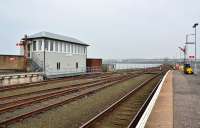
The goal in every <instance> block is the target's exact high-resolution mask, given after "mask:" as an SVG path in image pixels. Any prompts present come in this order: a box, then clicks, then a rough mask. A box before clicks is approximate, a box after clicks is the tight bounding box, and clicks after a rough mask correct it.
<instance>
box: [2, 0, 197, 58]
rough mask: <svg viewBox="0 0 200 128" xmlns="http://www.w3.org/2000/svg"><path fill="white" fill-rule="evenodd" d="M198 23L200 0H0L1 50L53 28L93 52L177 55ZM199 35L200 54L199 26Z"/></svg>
mask: <svg viewBox="0 0 200 128" xmlns="http://www.w3.org/2000/svg"><path fill="white" fill-rule="evenodd" d="M195 22H200V0H1V2H0V54H19V48H17V47H16V43H17V42H19V40H20V39H21V38H22V37H23V35H24V34H28V35H30V34H34V33H37V32H40V31H49V32H52V33H57V34H62V35H66V36H71V37H74V38H77V39H79V40H81V41H84V42H85V43H88V44H90V45H91V46H90V47H89V48H88V56H89V57H102V58H106V59H108V58H117V59H123V58H163V57H170V58H173V57H178V56H179V52H178V48H177V47H178V46H182V45H183V43H184V42H185V34H187V33H192V32H193V31H194V30H193V28H192V25H193V23H195ZM197 36H198V38H197V41H198V42H197V43H198V51H197V52H198V57H200V38H199V37H200V26H199V28H198V29H197ZM191 40H192V39H191ZM191 54H192V53H191Z"/></svg>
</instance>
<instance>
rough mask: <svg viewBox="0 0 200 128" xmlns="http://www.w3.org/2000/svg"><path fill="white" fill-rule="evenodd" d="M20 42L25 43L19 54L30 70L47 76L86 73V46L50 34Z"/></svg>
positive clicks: (45, 33) (71, 39)
mask: <svg viewBox="0 0 200 128" xmlns="http://www.w3.org/2000/svg"><path fill="white" fill-rule="evenodd" d="M22 40H23V42H26V43H24V44H25V45H24V44H23V46H24V47H23V48H21V52H20V53H21V54H24V55H25V56H26V58H28V60H29V63H31V65H32V68H34V67H35V69H40V70H42V71H44V73H45V74H46V75H47V76H51V75H61V74H69V73H79V72H86V58H87V46H89V45H88V44H86V43H83V42H82V41H79V40H77V39H75V38H71V37H67V36H62V35H58V34H53V33H50V32H39V33H36V34H33V35H30V36H26V37H25V38H23V39H22ZM24 51H25V52H24ZM32 70H33V69H32Z"/></svg>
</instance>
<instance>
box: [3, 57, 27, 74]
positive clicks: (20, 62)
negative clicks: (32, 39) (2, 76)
mask: <svg viewBox="0 0 200 128" xmlns="http://www.w3.org/2000/svg"><path fill="white" fill-rule="evenodd" d="M23 69H24V57H23V56H18V55H0V70H1V71H2V70H23Z"/></svg>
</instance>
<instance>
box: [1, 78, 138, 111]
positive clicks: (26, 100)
mask: <svg viewBox="0 0 200 128" xmlns="http://www.w3.org/2000/svg"><path fill="white" fill-rule="evenodd" d="M135 76H137V75H135ZM125 77H128V78H129V77H133V76H127V75H126V76H120V77H114V78H107V79H102V80H98V81H93V82H90V83H85V86H83V84H78V85H73V86H71V87H69V86H67V88H66V89H62V90H60V91H56V92H50V93H47V94H41V95H38V96H33V97H29V98H22V99H18V100H13V101H10V102H5V103H3V104H1V106H3V107H2V108H0V114H2V113H3V112H6V111H10V110H11V109H14V108H19V107H21V106H24V105H29V104H33V103H37V102H41V101H44V100H48V99H51V98H55V97H59V96H63V95H67V94H70V93H75V92H78V91H81V90H83V89H87V88H91V87H95V86H100V85H101V84H106V83H110V82H113V81H117V80H119V79H123V78H125ZM15 98H16V97H15Z"/></svg>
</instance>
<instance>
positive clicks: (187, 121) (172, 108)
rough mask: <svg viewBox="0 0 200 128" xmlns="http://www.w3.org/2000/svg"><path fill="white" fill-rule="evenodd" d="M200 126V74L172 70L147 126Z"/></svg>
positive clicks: (159, 127) (189, 127) (147, 127)
mask: <svg viewBox="0 0 200 128" xmlns="http://www.w3.org/2000/svg"><path fill="white" fill-rule="evenodd" d="M172 127H173V128H200V75H185V74H183V73H182V72H179V71H171V72H170V73H168V75H167V76H166V79H165V81H164V83H163V86H162V89H161V91H160V94H159V96H158V98H157V100H156V102H155V105H154V107H153V109H152V111H151V114H150V116H149V118H148V120H147V122H146V124H145V128H172Z"/></svg>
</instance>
